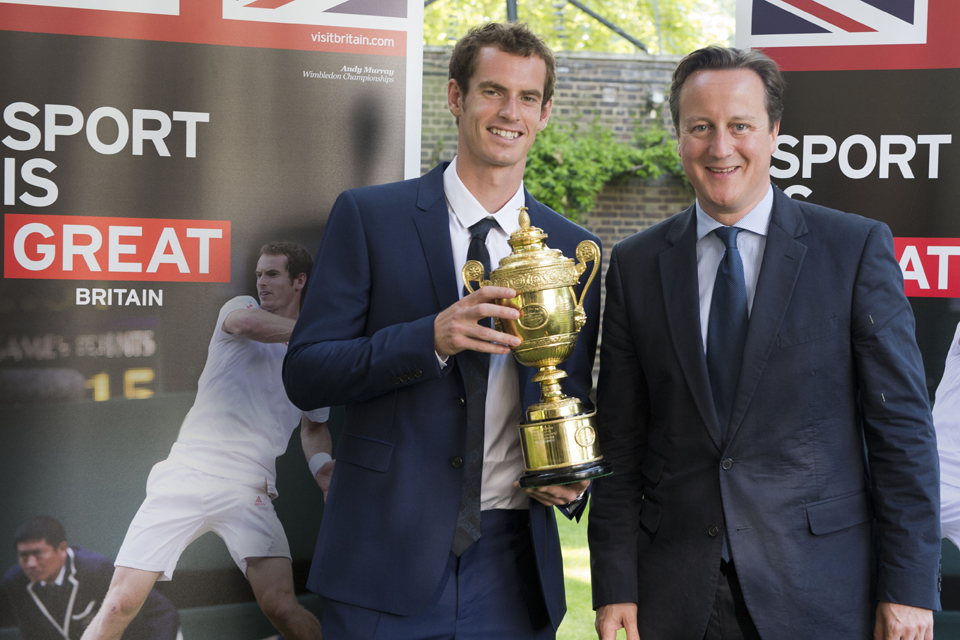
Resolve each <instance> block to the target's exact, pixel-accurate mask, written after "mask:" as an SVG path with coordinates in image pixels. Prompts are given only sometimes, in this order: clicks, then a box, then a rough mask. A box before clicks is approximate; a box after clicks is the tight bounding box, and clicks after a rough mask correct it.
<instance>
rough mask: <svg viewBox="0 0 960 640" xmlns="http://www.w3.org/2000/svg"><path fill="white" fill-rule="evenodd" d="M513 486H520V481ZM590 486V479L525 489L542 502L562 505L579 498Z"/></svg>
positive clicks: (554, 505) (550, 504) (528, 493)
mask: <svg viewBox="0 0 960 640" xmlns="http://www.w3.org/2000/svg"><path fill="white" fill-rule="evenodd" d="M513 486H515V487H519V486H520V483H519V482H514V483H513ZM589 486H590V481H589V480H581V481H580V482H574V483H573V484H557V485H553V486H550V487H534V488H530V489H524V491H526V492H527V495H528V496H530V497H531V498H533V499H534V500H536V501H537V502H539V503H541V504H545V505H547V506H548V507H562V506H563V505H565V504H569V503H571V502H573V501H574V500H576V499H577V496H579V495H580V494H581V493H583V492H584V491H586V490H587V487H589Z"/></svg>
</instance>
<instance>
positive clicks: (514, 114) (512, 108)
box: [500, 96, 520, 120]
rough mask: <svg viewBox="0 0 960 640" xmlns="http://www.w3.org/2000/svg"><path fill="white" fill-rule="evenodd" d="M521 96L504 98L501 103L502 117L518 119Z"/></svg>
mask: <svg viewBox="0 0 960 640" xmlns="http://www.w3.org/2000/svg"><path fill="white" fill-rule="evenodd" d="M518 100H519V98H515V97H511V96H507V97H505V98H504V99H503V104H502V105H500V117H501V118H504V119H505V120H518V119H519V118H520V115H519V113H520V112H519V104H518V102H517V101H518Z"/></svg>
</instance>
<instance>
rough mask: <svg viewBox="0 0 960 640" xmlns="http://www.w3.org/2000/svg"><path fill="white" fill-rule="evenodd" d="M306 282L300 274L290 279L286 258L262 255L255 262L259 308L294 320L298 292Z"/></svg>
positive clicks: (296, 311) (297, 313)
mask: <svg viewBox="0 0 960 640" xmlns="http://www.w3.org/2000/svg"><path fill="white" fill-rule="evenodd" d="M305 282H306V274H303V273H301V274H300V275H298V276H297V277H296V278H293V279H291V278H290V274H289V272H288V271H287V256H271V255H262V256H260V259H259V260H258V261H257V295H258V296H259V297H260V308H261V309H263V310H264V311H270V312H272V313H277V314H279V315H282V316H284V317H287V318H296V317H297V315H299V311H300V292H301V290H302V289H303V285H304V284H305Z"/></svg>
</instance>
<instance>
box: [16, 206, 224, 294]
mask: <svg viewBox="0 0 960 640" xmlns="http://www.w3.org/2000/svg"><path fill="white" fill-rule="evenodd" d="M3 227H4V239H3V242H4V260H3V276H4V277H5V278H30V279H40V280H139V281H144V282H230V222H229V221H216V220H170V219H153V218H101V217H94V216H52V215H35V214H19V213H8V214H6V215H5V216H4V225H3Z"/></svg>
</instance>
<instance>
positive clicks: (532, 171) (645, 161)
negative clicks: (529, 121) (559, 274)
mask: <svg viewBox="0 0 960 640" xmlns="http://www.w3.org/2000/svg"><path fill="white" fill-rule="evenodd" d="M664 173H667V174H671V175H675V176H680V177H682V176H683V167H682V166H681V165H680V158H679V156H677V152H676V144H675V143H674V142H673V139H672V138H671V137H670V136H669V135H668V134H666V133H665V132H664V131H662V130H658V129H651V130H647V131H644V132H642V133H640V134H638V136H637V138H636V140H635V141H634V144H627V143H624V142H620V141H618V140H616V139H615V138H614V136H613V134H612V133H611V132H610V131H609V130H607V129H604V128H602V127H601V126H600V125H599V124H596V123H594V124H593V125H592V126H591V127H590V128H589V129H588V130H586V131H581V130H580V128H579V127H577V126H572V127H565V126H563V125H560V126H552V125H551V126H549V127H547V128H546V129H544V130H543V131H541V132H540V133H538V134H537V141H536V142H535V143H534V145H533V148H532V149H531V150H530V153H529V154H528V155H527V166H526V170H525V171H524V174H523V182H524V185H525V186H526V188H527V189H528V190H529V191H530V193H532V194H534V196H535V197H536V198H537V200H539V201H540V202H543V203H544V204H546V205H548V206H550V207H552V208H553V209H554V210H556V211H558V212H559V213H562V214H563V215H564V216H566V217H568V218H570V219H571V220H574V221H576V220H577V219H578V218H579V217H580V215H582V214H585V213H587V212H589V211H590V210H591V209H593V206H594V204H595V203H596V199H597V195H598V194H599V193H600V191H601V190H602V189H603V186H604V185H605V184H607V183H608V182H612V181H616V180H618V179H623V178H626V177H630V176H637V177H640V178H645V179H654V178H657V177H659V176H661V175H663V174H664Z"/></svg>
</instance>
